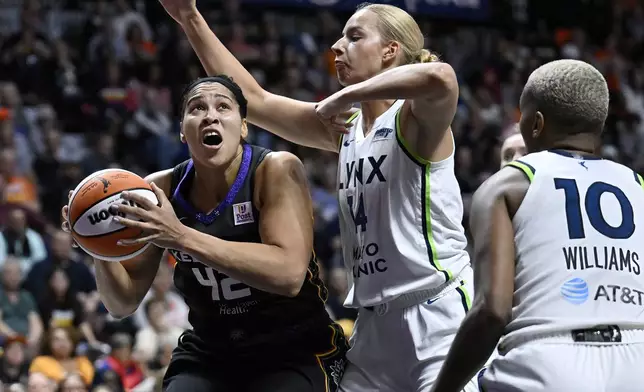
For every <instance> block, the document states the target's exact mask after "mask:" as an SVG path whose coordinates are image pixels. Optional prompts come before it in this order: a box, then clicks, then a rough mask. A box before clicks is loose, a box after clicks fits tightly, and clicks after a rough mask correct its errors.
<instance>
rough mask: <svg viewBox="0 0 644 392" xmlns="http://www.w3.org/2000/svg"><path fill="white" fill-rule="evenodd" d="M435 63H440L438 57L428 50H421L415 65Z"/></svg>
mask: <svg viewBox="0 0 644 392" xmlns="http://www.w3.org/2000/svg"><path fill="white" fill-rule="evenodd" d="M434 61H439V58H438V56H436V55H435V54H433V53H432V52H430V51H429V50H427V49H421V50H420V53H419V54H418V56H416V61H414V62H415V63H433V62H434Z"/></svg>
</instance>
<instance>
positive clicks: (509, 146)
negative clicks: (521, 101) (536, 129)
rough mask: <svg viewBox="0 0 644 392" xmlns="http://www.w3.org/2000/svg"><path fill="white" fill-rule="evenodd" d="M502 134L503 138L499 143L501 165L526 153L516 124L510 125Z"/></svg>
mask: <svg viewBox="0 0 644 392" xmlns="http://www.w3.org/2000/svg"><path fill="white" fill-rule="evenodd" d="M504 136H505V138H504V139H503V144H502V145H501V167H503V166H505V165H506V164H507V163H508V162H512V161H514V160H515V159H519V158H521V157H522V156H524V155H525V154H526V149H525V142H524V141H523V136H521V133H520V132H519V128H518V126H512V127H511V128H510V130H509V131H508V132H506V134H505V135H504Z"/></svg>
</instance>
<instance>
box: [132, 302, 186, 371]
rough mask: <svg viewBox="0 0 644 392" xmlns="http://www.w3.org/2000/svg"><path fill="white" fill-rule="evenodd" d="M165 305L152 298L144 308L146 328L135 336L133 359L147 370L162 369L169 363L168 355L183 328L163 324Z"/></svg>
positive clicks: (175, 344)
mask: <svg viewBox="0 0 644 392" xmlns="http://www.w3.org/2000/svg"><path fill="white" fill-rule="evenodd" d="M165 308H166V304H165V302H164V301H163V300H160V299H158V298H153V299H152V300H150V301H148V302H147V303H146V304H145V306H144V310H145V314H146V316H147V320H148V326H146V327H144V328H141V329H140V330H139V332H137V334H136V339H135V345H134V353H133V355H132V356H133V358H136V359H137V360H138V361H139V363H141V364H144V365H146V366H147V368H148V369H149V370H160V369H164V368H165V367H166V366H167V365H168V363H169V359H170V358H169V356H168V353H171V352H172V350H173V349H174V348H175V347H176V346H177V342H178V340H179V336H180V335H181V334H182V333H183V331H184V330H183V328H179V327H176V326H172V325H167V324H165V323H164V322H163V321H164V313H165V310H166V309H165Z"/></svg>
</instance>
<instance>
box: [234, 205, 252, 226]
mask: <svg viewBox="0 0 644 392" xmlns="http://www.w3.org/2000/svg"><path fill="white" fill-rule="evenodd" d="M233 219H234V221H235V226H239V225H244V224H246V223H253V222H255V218H254V217H253V203H251V202H250V201H246V202H244V203H238V204H233Z"/></svg>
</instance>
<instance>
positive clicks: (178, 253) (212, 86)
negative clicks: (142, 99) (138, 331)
mask: <svg viewBox="0 0 644 392" xmlns="http://www.w3.org/2000/svg"><path fill="white" fill-rule="evenodd" d="M246 111H247V106H246V99H245V98H244V96H243V94H242V91H241V89H240V88H239V86H237V84H235V83H234V82H233V81H232V80H231V79H229V78H228V77H225V76H216V77H208V78H203V79H198V80H196V81H195V82H193V83H191V84H190V85H189V86H188V87H187V88H186V90H185V93H184V95H183V104H182V116H183V118H182V122H181V140H182V141H183V142H184V143H187V144H188V147H189V149H190V155H191V157H192V159H190V160H188V161H186V162H184V163H182V164H180V165H178V166H177V167H175V168H174V169H170V170H166V171H162V172H159V173H155V174H152V175H150V176H149V177H148V178H147V179H148V181H149V182H150V183H151V186H152V188H153V190H154V192H155V193H156V194H157V198H158V199H159V205H158V206H157V205H154V204H153V203H150V202H148V201H147V200H145V199H142V198H139V197H137V196H136V195H134V194H132V193H129V194H128V193H124V194H123V197H124V198H126V199H129V200H131V201H134V202H135V203H136V204H137V206H136V207H129V206H124V205H119V206H118V210H119V212H123V213H125V214H126V216H127V217H130V218H131V219H126V218H120V219H119V220H120V223H122V224H123V225H125V226H129V227H137V228H141V229H143V230H144V233H145V236H144V237H143V238H140V239H136V240H130V241H124V243H127V244H130V243H141V242H151V243H152V244H154V245H155V246H152V247H150V248H149V249H148V250H147V251H146V252H145V253H144V254H143V255H141V256H139V257H137V258H135V259H131V260H128V261H125V262H122V263H110V262H104V261H101V260H95V265H96V279H97V282H98V288H99V292H100V294H101V297H102V299H103V302H104V303H105V305H106V307H107V308H108V309H109V310H110V312H111V313H112V314H113V315H116V316H121V317H124V316H127V315H129V314H131V313H132V312H133V311H134V310H135V309H136V308H137V306H138V305H139V304H140V302H141V300H142V299H143V297H144V295H145V294H146V292H147V291H148V289H149V288H150V285H151V283H152V280H153V279H154V276H155V274H156V270H157V268H158V266H159V260H160V259H161V257H162V252H163V250H164V249H165V250H168V251H169V252H170V253H172V254H173V255H174V257H175V258H176V259H177V264H176V266H175V272H174V282H175V284H176V286H177V289H178V290H179V291H180V292H181V294H182V295H183V297H184V298H185V301H186V303H187V304H188V306H189V307H190V315H189V320H190V323H191V324H192V326H193V328H194V329H193V330H188V331H186V332H185V333H184V334H183V335H182V336H181V338H180V339H179V346H178V347H177V349H176V350H175V351H174V353H173V356H172V361H171V363H170V365H169V367H168V370H167V373H166V376H165V379H164V390H165V391H167V392H220V391H230V392H233V391H234V392H244V391H248V392H262V391H267V392H268V391H271V392H279V391H285V392H287V391H288V392H308V391H311V392H331V391H335V390H336V388H337V385H338V383H339V381H340V378H341V376H342V373H343V370H344V366H345V359H344V355H345V352H346V350H347V343H346V340H345V338H344V336H343V334H342V332H341V330H340V329H339V327H338V326H337V325H335V324H334V323H333V322H332V321H331V320H330V318H329V316H328V314H327V313H326V310H325V308H324V301H325V299H326V295H327V293H326V289H325V288H324V286H323V284H322V282H321V281H320V279H319V278H318V267H317V264H316V261H315V258H314V255H313V251H312V238H313V227H312V225H313V223H312V210H311V199H310V195H309V191H308V187H307V184H306V177H305V173H304V167H303V165H302V163H301V162H300V160H299V159H298V158H297V157H295V156H294V155H292V154H289V153H283V152H279V153H277V152H270V151H268V150H266V149H263V148H260V147H257V146H252V145H249V144H247V143H245V142H244V141H243V138H244V137H245V136H246V133H247V127H246V120H245V117H246ZM66 215H67V208H66V207H64V208H63V217H65V216H66ZM136 218H138V219H140V220H138V219H136ZM63 225H64V228H66V229H68V226H69V225H68V224H67V222H64V223H63Z"/></svg>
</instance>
